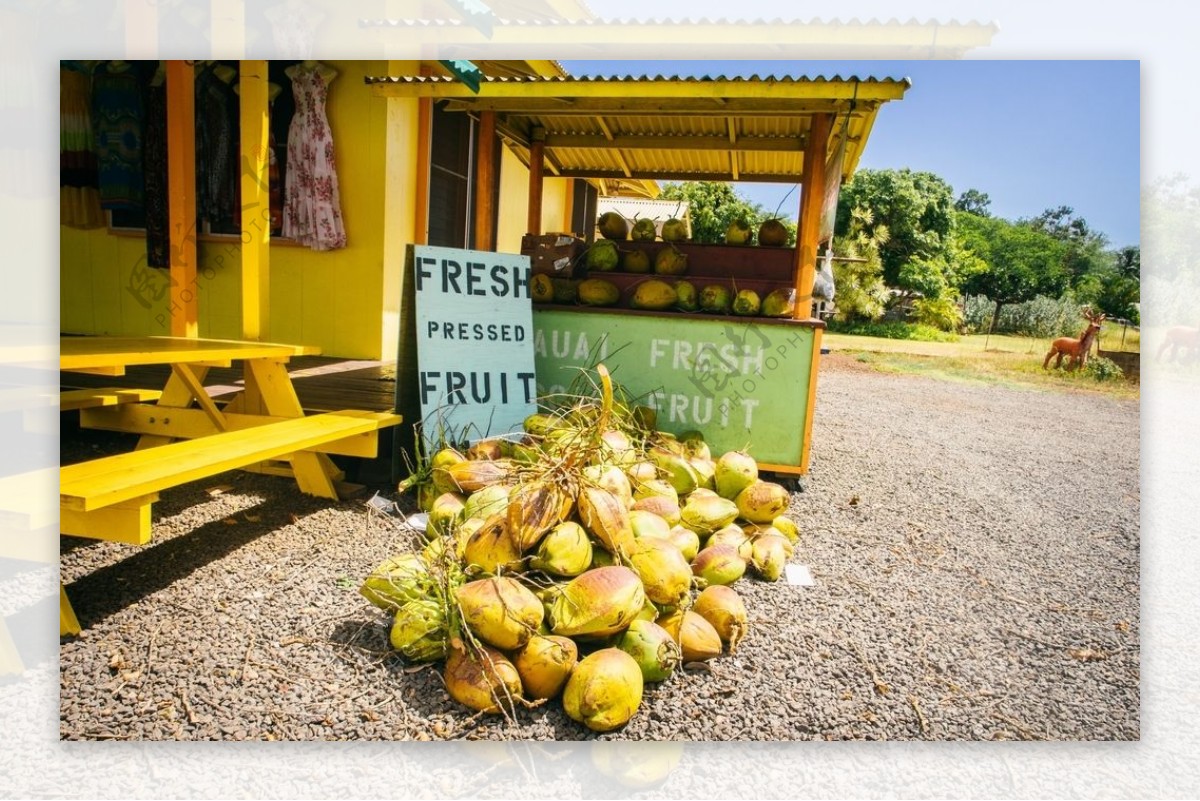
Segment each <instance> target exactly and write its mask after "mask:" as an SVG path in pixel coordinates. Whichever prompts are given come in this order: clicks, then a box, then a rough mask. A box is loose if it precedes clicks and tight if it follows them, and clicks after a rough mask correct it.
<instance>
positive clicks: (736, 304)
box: [733, 289, 762, 317]
mask: <svg viewBox="0 0 1200 801" xmlns="http://www.w3.org/2000/svg"><path fill="white" fill-rule="evenodd" d="M761 310H762V298H760V297H759V296H758V293H757V292H755V291H754V290H753V289H739V290H738V293H737V295H735V296H734V298H733V313H734V314H736V315H738V316H740V317H753V316H754V315H756V314H758V313H759V311H761Z"/></svg>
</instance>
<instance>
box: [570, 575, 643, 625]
mask: <svg viewBox="0 0 1200 801" xmlns="http://www.w3.org/2000/svg"><path fill="white" fill-rule="evenodd" d="M645 604H646V592H645V589H644V588H643V587H642V580H641V579H640V578H638V575H637V573H635V572H633V571H632V570H630V569H629V568H627V567H623V566H621V565H612V566H610V567H597V568H593V569H591V570H589V571H587V572H586V573H584V574H583V575H580V576H577V577H576V578H573V579H571V580H570V581H569V582H567V584H566V586H565V587H563V589H562V592H561V593H560V594H559V595H558V597H557V598H555V599H554V603H553V605H552V607H551V611H550V630H551V631H553V632H554V633H555V634H559V635H562V636H564V637H578V636H590V637H602V636H604V635H607V634H616V633H617V632H619V631H624V629H625V628H626V627H627V626H628V625H629V621H631V620H633V619H634V618H635V617H636V616H637V614H638V612H640V611H641V610H642V607H643V606H645Z"/></svg>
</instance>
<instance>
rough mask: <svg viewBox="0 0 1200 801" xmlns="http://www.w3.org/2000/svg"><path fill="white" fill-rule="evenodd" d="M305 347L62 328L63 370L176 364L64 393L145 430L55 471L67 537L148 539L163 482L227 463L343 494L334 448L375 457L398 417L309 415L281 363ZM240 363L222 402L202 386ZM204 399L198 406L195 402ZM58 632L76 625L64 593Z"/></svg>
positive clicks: (132, 429) (329, 494) (67, 400)
mask: <svg viewBox="0 0 1200 801" xmlns="http://www.w3.org/2000/svg"><path fill="white" fill-rule="evenodd" d="M314 352H316V351H315V349H312V348H306V347H303V346H294V345H284V344H278V343H262V342H241V341H237V340H198V339H187V338H175V337H63V338H62V339H61V351H60V368H61V369H62V370H75V371H79V372H89V373H98V374H102V375H122V374H123V373H124V371H125V368H126V367H128V366H132V365H135V364H156V363H157V364H162V363H166V364H169V365H170V367H171V375H170V377H169V378H168V380H167V383H166V386H164V387H163V389H162V390H119V389H101V390H79V391H72V392H64V393H63V403H62V408H63V409H78V410H79V414H80V425H81V426H82V427H85V428H100V429H107V430H113V431H123V432H128V433H133V434H139V435H141V436H140V438H139V440H138V445H137V448H136V449H135V450H134V451H132V452H128V453H119V454H114V455H110V456H103V457H100V458H97V459H90V460H87V461H84V462H79V463H77V464H71V465H64V466H62V467H60V468H59V513H60V525H59V530H60V532H61V533H62V534H69V535H74V536H81V537H89V538H94V539H102V540H108V541H114V542H123V543H129V544H134V545H142V544H145V543H147V542H149V540H150V538H151V516H150V509H151V504H152V503H153V502H154V501H155V500H157V499H158V493H159V492H160V491H161V490H164V489H167V488H170V487H175V486H179V485H181V484H186V483H188V482H191V481H197V480H200V479H203V478H208V477H211V476H214V475H217V474H219V473H223V472H225V471H227V470H234V469H249V470H256V471H259V472H266V473H273V474H283V475H291V476H293V477H294V478H295V479H296V482H297V484H298V486H299V488H300V490H301V491H303V492H305V493H307V494H310V495H316V496H320V497H326V498H334V499H336V498H339V497H340V494H339V483H338V482H340V481H341V480H342V479H343V478H344V475H343V473H342V471H341V470H339V469H338V468H337V466H336V465H335V464H334V463H333V462H332V460H331V459H330V458H329V454H340V455H347V456H357V457H363V458H371V457H374V456H375V455H376V454H377V452H378V432H379V430H380V429H382V428H386V427H388V426H393V425H396V424H397V423H399V422H401V417H400V416H399V415H396V414H392V413H390V412H371V411H363V410H357V409H345V410H341V411H335V412H328V413H324V414H315V415H305V413H304V410H303V408H302V407H301V405H300V401H299V399H298V398H297V397H296V392H295V388H294V386H293V385H292V383H291V379H290V377H289V376H288V373H287V370H286V368H285V367H284V366H283V365H284V364H285V363H286V362H287V360H288V359H289V358H290V357H291V356H294V355H304V354H311V353H314ZM235 360H236V361H241V362H243V364H244V367H245V370H244V376H245V378H244V389H243V390H242V391H241V392H239V393H238V394H237V395H236V396H235V397H234V398H233V399H232V400H231V401H230V402H229V403H227V404H225V406H224V407H223V408H219V407H218V406H217V404H216V402H215V401H214V400H213V399H212V398H211V397H210V396H209V394H208V392H207V391H206V390H205V388H204V385H203V381H204V377H205V375H206V373H207V371H208V369H209V368H210V367H213V366H229V365H230V364H231V363H232V362H233V361H235ZM194 407H199V408H194ZM59 628H60V633H63V634H70V633H78V631H79V625H78V621H77V619H76V617H75V614H74V610H72V609H71V607H70V602H69V600H68V599H67V597H66V593H65V591H63V592H62V593H61V597H60V627H59Z"/></svg>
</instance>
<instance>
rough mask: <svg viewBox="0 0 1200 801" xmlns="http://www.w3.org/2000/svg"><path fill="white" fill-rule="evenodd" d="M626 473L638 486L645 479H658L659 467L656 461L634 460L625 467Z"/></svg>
mask: <svg viewBox="0 0 1200 801" xmlns="http://www.w3.org/2000/svg"><path fill="white" fill-rule="evenodd" d="M625 475H627V476H629V481H630V482H631V483H632V484H633V485H634V486H635V487H636V486H637V485H639V484H641V483H642V482H644V481H654V480H656V479H657V478H658V468H657V467H656V466H655V465H654V462H647V461H640V462H634V463H633V464H631V465H629V466H628V467H626V468H625ZM677 495H678V493H677Z"/></svg>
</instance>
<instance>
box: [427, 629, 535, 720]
mask: <svg viewBox="0 0 1200 801" xmlns="http://www.w3.org/2000/svg"><path fill="white" fill-rule="evenodd" d="M442 677H443V679H444V680H445V683H446V692H448V693H450V697H451V698H453V699H454V700H455V701H458V702H459V703H460V704H463V705H464V706H467V707H470V708H471V709H474V710H475V711H476V712H487V713H499V712H501V711H505V712H509V713H511V712H512V710H513V709H514V707H515V701H516V699H518V698H520V697H521V693H522V688H521V676H520V674H518V673H517V669H516V667H515V666H514V665H513V663H512V662H510V661H509V660H508V658H507V657H506V656H505V655H504V654H502V653H500V652H499V651H497V650H496V649H495V648H491V647H489V646H486V645H484V646H480V647H479V648H478V649H475V650H474V652H469V651H468V650H467V649H466V647H464V646H463V644H462V643H461V642H457V641H455V642H452V643H451V646H450V649H449V653H448V655H447V657H446V669H445V671H444V672H443V674H442Z"/></svg>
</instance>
